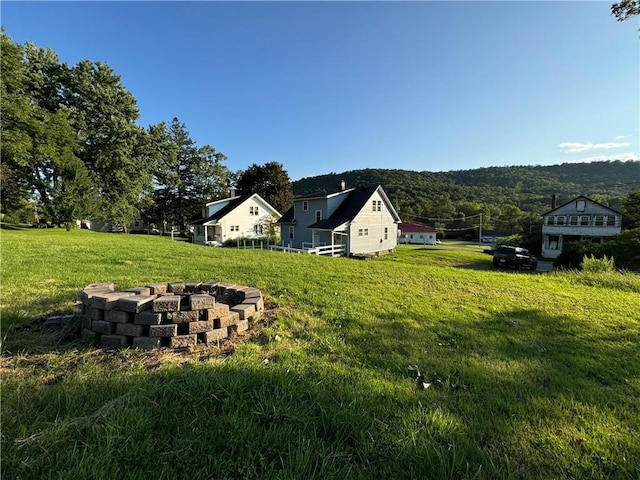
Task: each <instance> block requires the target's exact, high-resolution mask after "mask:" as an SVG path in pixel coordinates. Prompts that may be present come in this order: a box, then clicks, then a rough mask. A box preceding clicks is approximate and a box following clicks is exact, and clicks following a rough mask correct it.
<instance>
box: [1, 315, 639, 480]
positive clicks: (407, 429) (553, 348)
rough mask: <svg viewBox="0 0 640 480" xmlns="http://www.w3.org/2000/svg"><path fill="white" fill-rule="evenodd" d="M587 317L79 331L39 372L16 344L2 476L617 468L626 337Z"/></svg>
mask: <svg viewBox="0 0 640 480" xmlns="http://www.w3.org/2000/svg"><path fill="white" fill-rule="evenodd" d="M590 325H591V324H589V323H587V322H584V323H578V322H576V320H575V319H572V318H568V317H565V316H560V315H558V316H549V315H545V314H542V313H541V312H539V311H536V310H533V309H529V310H524V309H513V310H510V311H507V312H502V313H500V314H498V315H494V316H493V317H490V318H487V319H484V320H478V321H472V320H470V321H461V320H448V319H439V320H434V319H429V318H424V317H417V318H413V319H411V320H410V321H409V320H408V319H398V317H397V316H391V315H390V316H389V317H387V318H385V317H382V318H380V319H379V321H378V322H377V323H376V324H375V325H374V326H371V325H369V324H367V325H365V324H364V323H362V324H359V323H358V322H357V320H353V319H351V320H350V321H349V323H347V324H345V325H344V327H343V329H342V330H341V331H340V332H339V335H341V337H342V339H343V340H344V345H345V346H344V348H345V350H344V351H338V352H337V354H336V355H334V356H333V357H332V358H333V359H334V360H335V361H333V362H327V361H326V358H327V357H326V355H327V352H326V351H324V350H323V349H322V348H319V349H318V350H317V351H311V352H310V354H309V355H308V356H307V357H304V360H303V361H301V360H299V359H298V360H297V359H296V357H292V356H290V355H289V354H288V352H276V354H275V355H274V356H273V357H272V358H271V360H270V361H269V362H268V363H267V362H264V361H263V359H262V358H261V354H260V349H259V348H258V347H257V346H256V347H254V346H251V345H244V346H240V347H239V348H238V349H237V351H236V353H235V354H234V355H233V356H231V357H229V358H227V359H226V360H225V361H224V362H221V361H217V360H210V359H208V358H207V357H206V356H205V357H199V358H198V357H192V358H189V357H184V358H183V359H182V360H181V361H180V362H178V363H166V364H164V365H161V364H160V363H159V362H155V363H150V362H149V358H151V357H153V354H152V353H145V352H136V351H127V350H123V351H110V352H108V353H101V352H100V351H99V350H92V349H90V348H89V349H87V350H81V351H78V352H77V354H76V355H68V356H67V358H62V359H60V360H59V361H60V362H61V363H60V364H58V365H57V367H56V368H55V371H56V372H60V371H62V372H63V374H55V375H53V376H51V373H52V370H53V369H52V368H51V366H50V365H48V364H47V362H54V360H51V359H49V360H47V359H43V358H37V359H35V360H36V362H40V363H33V362H32V363H31V364H29V359H22V360H20V359H19V360H16V361H15V362H16V368H17V369H18V370H20V368H22V371H23V372H24V378H21V379H20V380H19V381H18V380H15V381H14V380H12V379H11V378H9V379H8V380H6V379H5V382H4V385H3V389H2V392H1V393H2V405H3V443H4V446H3V449H2V460H3V470H4V474H3V476H6V477H5V478H19V477H20V478H47V477H48V476H49V475H50V473H49V472H51V471H55V472H56V474H57V475H59V476H60V477H61V478H112V477H120V478H141V477H145V476H146V477H150V476H153V477H158V478H196V479H199V478H203V479H204V478H219V479H225V478H229V479H231V478H256V479H257V478H260V479H263V478H291V479H298V478H305V479H314V478H317V479H332V478H335V479H346V478H372V479H373V478H385V477H388V478H398V479H404V478H487V479H489V478H567V477H571V478H587V477H589V478H596V477H609V478H633V477H634V475H636V474H637V473H638V472H639V471H640V463H639V459H640V447H639V446H638V443H637V440H636V438H637V437H635V436H633V435H632V434H633V433H637V432H634V430H633V429H634V428H637V427H633V425H637V423H634V420H636V419H637V415H638V412H637V405H636V404H635V398H636V394H637V393H638V392H635V393H634V392H630V391H629V389H630V388H636V390H637V385H636V387H633V386H632V385H630V384H629V383H628V380H629V379H630V378H631V379H632V378H637V376H638V374H639V373H640V372H638V366H637V343H638V341H639V340H640V338H638V332H637V330H634V329H632V328H631V327H629V328H623V327H620V328H617V329H596V328H592V327H590ZM365 327H366V328H365ZM325 328H327V327H326V326H325ZM310 348H311V349H312V350H313V348H314V345H310ZM634 352H635V353H634ZM56 361H58V360H56ZM20 362H23V363H22V364H21V363H20ZM24 362H26V363H24ZM410 365H416V366H418V367H419V369H420V373H421V374H422V375H424V379H423V381H424V382H426V383H429V384H431V385H430V386H429V387H428V388H427V389H426V390H421V389H420V388H417V383H416V382H415V380H416V378H415V376H416V373H417V372H415V371H414V370H408V368H407V367H409V366H410ZM70 446H74V447H73V448H70Z"/></svg>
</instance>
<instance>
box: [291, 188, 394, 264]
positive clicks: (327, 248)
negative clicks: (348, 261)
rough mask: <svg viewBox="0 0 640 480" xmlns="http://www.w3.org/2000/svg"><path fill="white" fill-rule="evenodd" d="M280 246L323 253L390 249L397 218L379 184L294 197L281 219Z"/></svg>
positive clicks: (363, 253)
mask: <svg viewBox="0 0 640 480" xmlns="http://www.w3.org/2000/svg"><path fill="white" fill-rule="evenodd" d="M279 223H280V233H281V238H282V247H283V248H285V249H289V250H295V251H307V252H309V253H317V254H320V255H322V254H325V255H334V256H336V255H348V256H369V255H380V254H384V253H388V252H390V251H393V250H394V249H395V248H396V246H397V243H398V224H399V223H400V217H399V216H398V214H397V212H396V211H395V209H394V208H393V205H392V204H391V202H390V201H389V198H388V197H387V194H386V193H385V192H384V190H383V189H382V187H381V186H377V187H359V188H351V189H345V188H344V184H342V185H341V189H340V190H339V191H338V192H335V193H330V194H319V195H307V196H302V197H296V198H295V199H294V201H293V207H291V208H290V209H289V210H288V211H287V212H286V213H285V214H284V215H283V216H282V218H281V219H280V221H279Z"/></svg>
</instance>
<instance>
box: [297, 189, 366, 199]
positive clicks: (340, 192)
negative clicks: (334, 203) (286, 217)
mask: <svg viewBox="0 0 640 480" xmlns="http://www.w3.org/2000/svg"><path fill="white" fill-rule="evenodd" d="M353 190H355V188H347V189H345V190H338V191H337V192H333V193H327V192H325V191H322V192H315V193H307V194H305V195H300V196H297V197H295V198H294V199H293V201H294V202H296V201H299V200H313V199H320V198H332V197H337V196H338V195H344V194H346V193H349V192H352V191H353Z"/></svg>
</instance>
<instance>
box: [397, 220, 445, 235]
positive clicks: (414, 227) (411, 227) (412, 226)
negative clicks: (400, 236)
mask: <svg viewBox="0 0 640 480" xmlns="http://www.w3.org/2000/svg"><path fill="white" fill-rule="evenodd" d="M398 229H399V230H400V231H401V232H417V233H435V232H436V229H435V228H433V227H430V226H429V225H425V224H423V223H417V222H408V223H401V224H400V225H398Z"/></svg>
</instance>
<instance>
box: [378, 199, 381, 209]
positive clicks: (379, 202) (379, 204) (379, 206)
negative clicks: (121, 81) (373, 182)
mask: <svg viewBox="0 0 640 480" xmlns="http://www.w3.org/2000/svg"><path fill="white" fill-rule="evenodd" d="M380 210H382V201H381V200H378V211H380Z"/></svg>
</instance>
